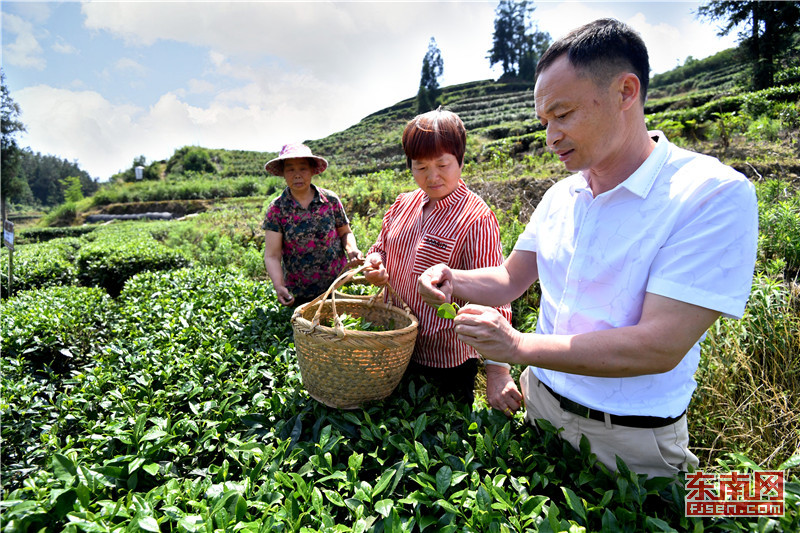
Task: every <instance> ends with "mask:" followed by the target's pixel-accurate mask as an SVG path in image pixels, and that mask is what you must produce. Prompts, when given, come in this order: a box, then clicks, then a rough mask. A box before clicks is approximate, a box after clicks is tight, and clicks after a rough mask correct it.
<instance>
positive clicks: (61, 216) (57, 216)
mask: <svg viewBox="0 0 800 533" xmlns="http://www.w3.org/2000/svg"><path fill="white" fill-rule="evenodd" d="M77 214H78V206H77V204H76V203H75V202H66V203H63V204H61V205H59V206H56V207H54V208H53V209H52V210H51V211H50V212H49V213H47V214H46V215H45V216H44V218H43V219H42V221H43V223H44V224H46V225H48V226H69V225H71V224H73V223H74V222H75V217H76V216H77Z"/></svg>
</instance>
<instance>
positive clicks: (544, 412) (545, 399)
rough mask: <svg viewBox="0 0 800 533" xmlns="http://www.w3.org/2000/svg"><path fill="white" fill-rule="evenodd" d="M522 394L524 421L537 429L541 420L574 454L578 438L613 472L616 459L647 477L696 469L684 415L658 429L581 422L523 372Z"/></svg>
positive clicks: (532, 376) (577, 447)
mask: <svg viewBox="0 0 800 533" xmlns="http://www.w3.org/2000/svg"><path fill="white" fill-rule="evenodd" d="M520 385H521V388H522V394H523V395H524V396H525V420H526V421H527V422H528V423H530V424H532V425H533V426H534V427H537V426H536V424H535V419H537V418H544V419H545V420H547V421H549V422H550V423H551V424H553V425H554V426H555V427H557V428H564V429H563V431H561V432H560V433H559V435H560V436H561V438H562V439H564V440H566V441H567V442H569V443H570V444H571V445H572V446H573V447H574V448H575V449H576V450H577V449H580V448H579V447H580V441H581V435H585V436H586V438H587V439H588V440H589V443H590V444H591V449H592V453H594V454H595V455H596V456H597V459H598V460H599V461H600V462H601V463H603V464H604V465H606V466H607V467H608V468H609V470H611V471H614V472H616V470H617V461H616V456H619V457H620V458H621V459H622V460H623V461H625V464H627V465H628V468H630V469H631V470H633V471H634V472H636V473H637V474H646V475H647V476H648V477H655V476H664V477H677V475H678V474H679V473H680V472H687V471H688V470H689V467H690V466H691V467H697V465H698V463H699V461H698V459H697V457H696V456H695V455H694V454H693V453H692V452H691V451H689V427H688V424H687V422H686V415H684V416H682V417H681V418H680V419H679V420H678V421H677V422H675V423H674V424H670V425H668V426H664V427H660V428H652V429H651V428H633V427H628V426H618V425H614V424H612V423H611V422H610V416H609V415H608V414H606V419H605V422H601V421H599V420H593V419H591V418H583V417H580V416H577V415H575V414H573V413H570V412H569V411H565V410H563V409H562V408H561V406H560V405H559V402H558V400H556V399H555V398H554V397H553V395H551V394H550V393H549V392H548V391H547V390H546V389H545V388H544V386H542V385H540V382H539V380H538V379H537V378H536V376H534V375H533V373H532V372H531V371H530V370H528V369H526V370H525V371H524V372H523V373H522V375H521V376H520Z"/></svg>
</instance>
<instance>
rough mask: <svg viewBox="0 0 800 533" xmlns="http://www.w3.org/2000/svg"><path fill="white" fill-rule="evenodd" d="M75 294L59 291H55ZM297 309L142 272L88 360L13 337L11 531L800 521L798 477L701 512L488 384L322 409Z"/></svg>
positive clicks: (636, 526) (718, 526) (261, 295)
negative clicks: (743, 503)
mask: <svg viewBox="0 0 800 533" xmlns="http://www.w3.org/2000/svg"><path fill="white" fill-rule="evenodd" d="M48 290H53V289H48ZM73 290H76V289H73ZM81 290H83V291H87V293H86V295H87V296H90V295H96V294H98V291H97V289H81ZM53 291H54V290H53ZM100 294H101V293H100ZM106 298H107V297H106ZM80 299H82V298H81V297H79V296H78V294H77V293H75V292H73V293H69V292H64V293H61V294H57V293H56V292H55V291H54V292H53V293H52V297H51V298H50V299H49V300H48V301H47V303H46V304H45V305H47V306H48V307H49V308H53V309H59V308H62V307H64V306H65V305H75V302H77V301H79V300H80ZM93 301H95V300H93ZM101 301H102V298H101ZM102 307H103V308H105V305H103V306H102ZM21 309H22V306H17V307H14V309H13V311H12V312H11V313H10V314H13V315H17V314H19V313H21V312H22V311H21ZM4 311H5V310H4ZM96 311H97V310H96V309H95V310H93V311H91V312H85V313H81V315H82V316H94V317H96V316H98V314H97V312H96ZM290 313H291V310H290V309H287V308H284V307H282V306H280V305H279V304H278V303H277V301H276V298H275V294H274V291H272V289H271V286H270V284H269V283H265V282H259V281H254V280H249V279H246V278H244V277H242V276H241V275H239V274H234V273H231V272H228V271H223V270H219V269H208V268H185V269H179V270H172V271H164V272H143V273H140V274H138V275H135V276H133V277H132V278H131V279H130V280H129V281H128V283H127V284H126V285H125V288H124V290H123V291H122V292H121V293H120V295H119V297H118V298H117V299H116V300H115V301H113V302H111V303H109V312H108V313H107V314H105V315H103V316H104V318H103V320H104V321H105V327H103V328H100V329H98V331H100V330H102V331H104V332H106V333H105V334H106V335H107V336H106V337H104V340H103V342H102V343H99V345H98V344H94V345H93V347H90V348H87V349H86V353H94V354H95V357H93V359H92V361H91V363H90V364H87V366H85V367H83V368H81V369H79V370H77V371H73V372H72V373H71V374H70V375H69V376H68V377H59V376H56V375H54V374H52V373H50V374H41V375H38V376H36V380H35V381H33V379H32V377H31V375H30V374H27V375H26V374H25V373H24V372H22V371H19V370H18V369H17V367H14V366H13V365H14V361H15V359H13V358H11V357H6V356H5V354H4V358H3V365H4V370H5V369H6V368H15V370H14V371H11V372H9V371H4V372H3V378H2V379H3V380H4V381H3V385H4V388H3V390H4V395H3V409H4V413H6V414H4V420H6V417H7V416H9V415H8V413H13V418H12V420H13V422H14V423H13V424H12V425H11V426H8V427H7V426H6V425H5V423H4V426H3V438H4V446H3V448H2V452H1V453H2V454H3V457H2V459H3V465H4V469H3V472H2V476H3V479H2V481H3V489H2V491H3V492H2V503H1V504H0V508H2V513H3V524H4V528H5V530H6V531H31V530H42V529H44V530H47V531H55V530H58V531H68V532H71V531H75V532H77V531H115V530H129V529H130V530H133V529H137V528H138V529H140V530H145V531H209V530H211V531H214V530H229V531H273V530H274V531H306V532H313V531H325V532H327V531H375V532H378V531H527V530H540V531H567V530H571V531H576V530H584V529H585V530H588V531H599V530H603V531H671V530H675V529H677V530H695V531H749V530H754V529H763V528H766V527H768V528H770V529H771V530H774V531H793V530H796V529H797V527H798V525H800V520H799V519H798V513H797V505H798V499H799V498H800V490H798V489H799V488H800V487H798V486H797V483H796V482H791V483H789V484H788V485H787V489H786V491H787V498H786V503H787V508H788V510H787V513H786V516H785V517H783V518H776V519H761V523H759V522H757V521H756V520H755V519H746V518H741V519H737V520H733V519H716V520H714V521H703V520H702V519H697V518H695V519H688V518H685V517H684V516H683V511H682V507H683V498H684V493H683V488H682V486H681V484H679V483H672V482H670V480H667V479H652V480H645V479H644V478H643V477H642V476H637V475H636V474H633V473H631V472H630V471H629V470H628V469H627V468H626V467H625V465H624V464H622V463H620V465H619V468H620V472H619V473H618V474H612V473H610V472H609V471H608V470H607V469H606V468H605V467H603V466H600V465H598V464H597V462H596V459H595V458H594V456H593V455H592V454H591V453H590V450H589V449H588V447H587V446H586V445H585V443H584V446H583V447H582V449H581V450H574V449H572V447H571V446H570V445H569V444H566V443H564V442H563V441H561V440H560V439H559V438H558V436H557V431H556V429H555V428H553V427H552V426H549V425H548V424H546V423H541V424H540V425H539V427H538V428H531V427H529V426H527V425H526V424H525V423H524V422H523V421H522V418H521V417H520V416H518V417H517V418H515V419H513V420H507V419H506V418H505V417H504V416H503V415H502V414H499V413H496V412H494V411H492V410H491V409H488V408H487V406H486V405H485V404H484V403H482V402H481V401H479V402H478V403H477V404H476V405H475V406H474V408H472V407H467V406H461V405H458V404H454V403H452V401H451V400H450V399H449V398H447V397H442V396H441V395H439V394H436V393H435V391H434V390H432V389H431V388H430V386H429V385H427V384H426V383H425V382H424V381H417V380H404V381H403V382H401V385H400V387H399V388H398V391H396V393H395V394H394V395H393V396H391V397H390V398H389V399H387V400H386V401H384V402H375V403H372V404H368V405H365V406H364V407H363V408H361V409H357V410H353V411H340V410H336V409H331V408H328V407H325V406H324V405H322V404H320V403H318V402H316V401H314V400H312V399H311V398H309V396H308V395H307V393H305V392H304V391H303V390H302V382H301V380H300V376H299V374H298V369H297V365H296V358H295V355H294V353H293V346H292V344H291V334H290V329H289V328H290V326H289V315H290ZM5 314H6V313H5V312H4V315H5ZM4 337H5V332H4ZM9 389H10V390H9ZM17 413H19V416H17ZM26 420H28V421H29V422H28V423H26ZM26 424H27V425H26ZM8 442H12V443H13V444H14V446H8V445H6V443H8ZM723 464H724V465H725V466H726V467H728V468H743V467H742V466H741V465H740V464H739V463H737V462H735V461H723ZM7 465H11V467H8V466H7ZM748 468H749V467H748Z"/></svg>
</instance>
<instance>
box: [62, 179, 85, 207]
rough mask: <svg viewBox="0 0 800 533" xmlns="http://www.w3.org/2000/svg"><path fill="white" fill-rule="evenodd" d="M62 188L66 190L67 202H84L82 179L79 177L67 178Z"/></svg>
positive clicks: (65, 199) (65, 197)
mask: <svg viewBox="0 0 800 533" xmlns="http://www.w3.org/2000/svg"><path fill="white" fill-rule="evenodd" d="M61 186H62V187H63V189H64V201H65V202H79V201H81V200H83V190H82V188H81V178H79V177H78V176H67V177H66V178H64V179H63V180H61Z"/></svg>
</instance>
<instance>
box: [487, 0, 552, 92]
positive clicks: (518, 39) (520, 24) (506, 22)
mask: <svg viewBox="0 0 800 533" xmlns="http://www.w3.org/2000/svg"><path fill="white" fill-rule="evenodd" d="M535 9H536V7H534V5H533V2H529V1H528V0H522V1H520V2H515V1H514V0H500V3H499V4H498V5H497V8H496V9H495V19H494V34H493V35H492V48H491V50H489V55H488V56H487V58H488V59H489V65H490V66H494V65H496V64H498V63H500V64H501V65H502V67H503V76H504V77H512V78H518V79H523V80H529V81H532V80H533V78H534V75H535V71H536V63H538V61H539V58H540V57H541V56H542V54H543V53H544V52H545V50H547V47H548V46H550V43H551V41H552V40H551V38H550V34H549V33H547V32H541V31H539V29H538V26H537V25H535V24H534V23H533V19H532V15H533V12H534V10H535Z"/></svg>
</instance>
